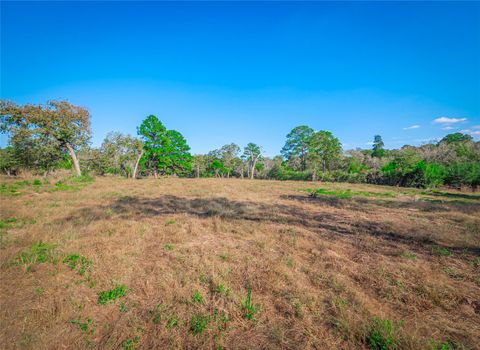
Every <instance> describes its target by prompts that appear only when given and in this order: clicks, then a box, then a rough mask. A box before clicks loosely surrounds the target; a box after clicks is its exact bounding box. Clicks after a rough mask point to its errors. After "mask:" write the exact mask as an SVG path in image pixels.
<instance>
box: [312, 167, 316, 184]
mask: <svg viewBox="0 0 480 350" xmlns="http://www.w3.org/2000/svg"><path fill="white" fill-rule="evenodd" d="M312 181H313V182H315V181H317V168H316V167H315V168H314V169H313V173H312Z"/></svg>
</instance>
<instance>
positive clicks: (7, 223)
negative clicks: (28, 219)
mask: <svg viewBox="0 0 480 350" xmlns="http://www.w3.org/2000/svg"><path fill="white" fill-rule="evenodd" d="M15 222H17V218H7V219H3V220H0V230H7V229H9V228H12V227H13V225H12V224H13V223H15Z"/></svg>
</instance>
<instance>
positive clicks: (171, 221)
mask: <svg viewBox="0 0 480 350" xmlns="http://www.w3.org/2000/svg"><path fill="white" fill-rule="evenodd" d="M174 223H176V221H175V220H173V219H170V220H167V221H165V226H169V225H173V224H174Z"/></svg>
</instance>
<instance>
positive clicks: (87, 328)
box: [70, 319, 95, 335]
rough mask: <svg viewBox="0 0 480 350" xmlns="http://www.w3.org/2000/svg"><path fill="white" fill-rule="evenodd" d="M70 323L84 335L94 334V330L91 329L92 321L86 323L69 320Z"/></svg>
mask: <svg viewBox="0 0 480 350" xmlns="http://www.w3.org/2000/svg"><path fill="white" fill-rule="evenodd" d="M70 323H71V324H73V325H76V326H77V327H78V328H80V330H81V331H82V332H84V333H90V334H92V335H93V334H94V333H95V330H94V329H93V328H92V324H93V321H92V320H91V319H88V320H87V321H86V322H82V321H81V320H71V321H70Z"/></svg>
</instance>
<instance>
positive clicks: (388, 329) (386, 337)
mask: <svg viewBox="0 0 480 350" xmlns="http://www.w3.org/2000/svg"><path fill="white" fill-rule="evenodd" d="M402 324H403V322H402V321H400V326H401V325H402ZM397 328H398V326H396V325H395V323H394V322H393V321H391V320H383V319H380V318H377V317H375V318H374V319H373V321H372V323H371V325H370V327H369V332H368V336H367V342H368V345H369V346H370V348H372V349H373V350H395V349H399V348H400V337H399V335H398V329H397Z"/></svg>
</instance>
